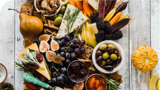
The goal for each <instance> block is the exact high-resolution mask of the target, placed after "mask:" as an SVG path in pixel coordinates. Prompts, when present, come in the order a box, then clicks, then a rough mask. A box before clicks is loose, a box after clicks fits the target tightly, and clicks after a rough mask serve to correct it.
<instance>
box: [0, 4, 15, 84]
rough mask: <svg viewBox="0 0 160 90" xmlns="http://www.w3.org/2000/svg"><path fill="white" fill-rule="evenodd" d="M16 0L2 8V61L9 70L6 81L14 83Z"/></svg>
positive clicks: (0, 34) (0, 16)
mask: <svg viewBox="0 0 160 90" xmlns="http://www.w3.org/2000/svg"><path fill="white" fill-rule="evenodd" d="M8 7H10V8H14V2H13V1H8V2H6V3H5V4H4V5H3V6H1V10H0V63H2V64H4V65H5V66H6V68H7V70H8V76H7V79H6V81H8V82H10V83H12V84H14V77H15V75H14V47H15V46H14V12H13V11H9V10H8Z"/></svg>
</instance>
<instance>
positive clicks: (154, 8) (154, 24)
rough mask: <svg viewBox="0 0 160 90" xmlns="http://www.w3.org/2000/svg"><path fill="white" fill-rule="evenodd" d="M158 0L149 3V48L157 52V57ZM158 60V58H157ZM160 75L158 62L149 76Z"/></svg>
mask: <svg viewBox="0 0 160 90" xmlns="http://www.w3.org/2000/svg"><path fill="white" fill-rule="evenodd" d="M159 5H160V0H154V2H151V47H152V48H153V49H154V50H155V51H156V52H157V55H158V56H159V54H160V48H159V47H160V46H159V45H160V44H159V42H160V41H159V40H160V39H159V38H160V34H159V33H160V31H159V30H160V22H159V21H160V7H159ZM159 58H160V56H159ZM158 73H159V75H160V61H159V62H158V64H157V65H156V67H155V68H154V69H153V71H152V73H151V76H152V75H154V74H158Z"/></svg>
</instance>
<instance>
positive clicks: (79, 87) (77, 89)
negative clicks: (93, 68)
mask: <svg viewBox="0 0 160 90" xmlns="http://www.w3.org/2000/svg"><path fill="white" fill-rule="evenodd" d="M83 88H84V83H83V82H81V83H77V84H76V85H74V87H73V90H82V89H83Z"/></svg>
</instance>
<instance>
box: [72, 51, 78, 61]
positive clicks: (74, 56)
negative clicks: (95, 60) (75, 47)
mask: <svg viewBox="0 0 160 90" xmlns="http://www.w3.org/2000/svg"><path fill="white" fill-rule="evenodd" d="M76 58H77V57H76V54H75V53H74V52H72V53H71V60H75V59H76Z"/></svg>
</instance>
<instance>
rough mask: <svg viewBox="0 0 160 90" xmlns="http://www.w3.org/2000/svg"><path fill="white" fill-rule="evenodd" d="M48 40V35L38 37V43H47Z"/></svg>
mask: <svg viewBox="0 0 160 90" xmlns="http://www.w3.org/2000/svg"><path fill="white" fill-rule="evenodd" d="M49 39H50V35H48V34H43V35H41V36H39V41H40V42H41V41H43V40H44V41H47V42H48V41H49Z"/></svg>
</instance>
